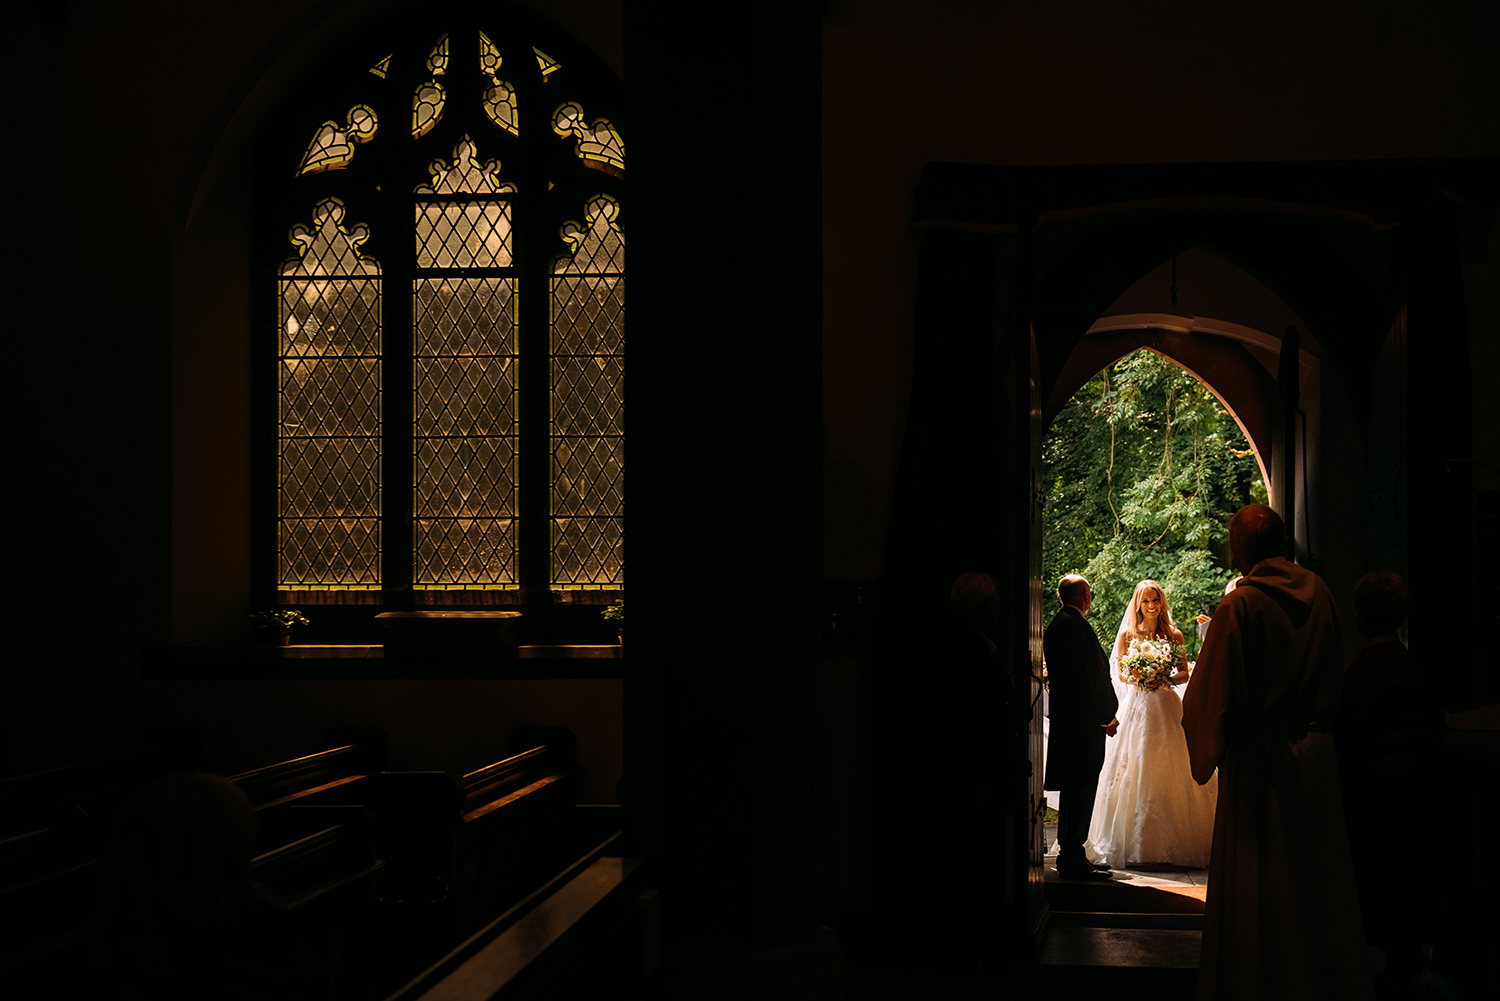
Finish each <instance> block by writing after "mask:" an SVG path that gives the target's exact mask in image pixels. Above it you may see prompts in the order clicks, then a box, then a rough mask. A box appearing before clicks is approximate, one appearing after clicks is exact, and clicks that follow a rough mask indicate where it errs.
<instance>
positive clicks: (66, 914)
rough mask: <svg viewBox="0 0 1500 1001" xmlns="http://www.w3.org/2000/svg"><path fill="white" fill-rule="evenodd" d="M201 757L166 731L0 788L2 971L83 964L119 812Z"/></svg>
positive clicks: (180, 736)
mask: <svg viewBox="0 0 1500 1001" xmlns="http://www.w3.org/2000/svg"><path fill="white" fill-rule="evenodd" d="M200 757H201V749H200V747H199V746H198V743H197V740H195V735H194V734H193V732H192V731H190V730H187V729H185V728H182V729H179V728H159V729H157V730H155V731H146V732H144V733H143V734H142V740H141V746H139V747H137V748H135V749H133V750H130V751H125V752H121V753H119V754H114V755H110V756H108V757H104V758H99V759H95V760H92V761H87V762H83V763H80V764H76V765H70V766H67V767H63V768H54V769H48V770H45V771H40V772H32V773H28V774H24V775H13V776H9V777H6V778H3V779H0V971H4V972H5V973H6V974H7V975H11V974H18V973H24V972H29V971H37V970H41V969H47V968H53V967H57V966H67V965H70V964H75V963H78V962H80V961H81V959H82V956H83V954H84V951H85V949H86V940H85V935H86V930H87V925H88V921H89V918H90V916H91V915H92V913H93V910H94V905H95V902H96V900H97V893H98V867H99V859H100V858H101V856H102V854H103V851H104V846H105V842H106V840H107V839H108V835H109V826H110V823H111V822H112V821H113V819H114V815H115V812H116V810H117V809H118V808H119V806H120V804H121V803H122V802H124V800H125V799H126V798H128V797H129V796H130V795H131V794H132V793H133V792H135V790H137V789H139V788H140V787H141V786H142V785H144V784H145V783H146V782H148V781H150V780H151V779H154V778H156V777H158V776H160V775H163V774H165V773H166V772H168V771H171V770H173V769H177V768H186V767H192V766H194V765H196V764H197V763H198V760H199V758H200Z"/></svg>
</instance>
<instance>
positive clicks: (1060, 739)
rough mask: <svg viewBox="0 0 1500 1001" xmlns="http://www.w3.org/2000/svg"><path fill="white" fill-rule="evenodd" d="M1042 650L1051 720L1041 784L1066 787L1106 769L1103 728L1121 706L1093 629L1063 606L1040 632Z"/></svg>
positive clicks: (1076, 613)
mask: <svg viewBox="0 0 1500 1001" xmlns="http://www.w3.org/2000/svg"><path fill="white" fill-rule="evenodd" d="M1042 653H1043V655H1044V656H1045V657H1046V658H1047V689H1048V695H1047V701H1048V703H1049V704H1050V706H1051V721H1052V723H1051V736H1050V737H1049V739H1048V744H1047V775H1046V780H1045V782H1044V785H1045V786H1046V788H1048V789H1066V788H1067V787H1068V786H1070V785H1075V784H1077V783H1080V782H1085V783H1086V782H1092V781H1093V780H1094V779H1096V778H1098V776H1099V769H1101V768H1103V767H1104V742H1105V740H1106V739H1107V738H1106V737H1105V734H1104V726H1105V724H1107V723H1108V722H1109V721H1110V720H1112V719H1114V718H1115V713H1116V712H1117V711H1118V710H1119V708H1120V700H1119V699H1118V698H1116V696H1115V688H1114V685H1113V684H1111V683H1110V678H1109V657H1108V656H1106V655H1105V653H1104V648H1103V647H1102V646H1100V645H1099V638H1098V637H1097V636H1095V635H1094V630H1093V628H1092V627H1090V626H1089V624H1088V622H1087V621H1086V620H1085V619H1084V617H1083V616H1082V615H1079V614H1078V611H1077V610H1076V609H1074V608H1072V607H1070V606H1067V605H1064V606H1063V609H1062V611H1060V612H1058V613H1057V615H1056V616H1054V617H1053V619H1052V623H1051V625H1049V626H1048V627H1047V631H1046V632H1045V633H1044V634H1043V635H1042Z"/></svg>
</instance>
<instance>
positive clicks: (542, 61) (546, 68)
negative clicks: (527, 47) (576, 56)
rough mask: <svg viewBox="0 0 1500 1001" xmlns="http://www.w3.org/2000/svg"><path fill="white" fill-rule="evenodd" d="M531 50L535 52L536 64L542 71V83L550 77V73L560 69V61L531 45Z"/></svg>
mask: <svg viewBox="0 0 1500 1001" xmlns="http://www.w3.org/2000/svg"><path fill="white" fill-rule="evenodd" d="M531 51H532V52H535V53H536V64H537V67H538V68H539V69H541V71H542V81H543V82H544V83H545V82H546V81H547V80H550V79H551V78H552V74H554V73H556V72H557V71H558V70H560V69H562V63H559V62H558V61H557V60H556V59H553V58H552V57H551V56H549V55H547V53H545V52H543V51H542V50H541V49H538V48H535V47H533V48H532V50H531Z"/></svg>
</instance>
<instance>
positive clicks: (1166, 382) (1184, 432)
mask: <svg viewBox="0 0 1500 1001" xmlns="http://www.w3.org/2000/svg"><path fill="white" fill-rule="evenodd" d="M1042 482H1043V484H1044V488H1045V489H1046V492H1047V496H1046V500H1045V503H1044V508H1043V526H1044V527H1043V576H1044V586H1045V592H1046V603H1047V605H1046V609H1045V611H1046V617H1047V619H1048V620H1049V621H1050V619H1051V617H1052V615H1053V614H1055V613H1056V611H1057V609H1058V607H1059V603H1058V601H1057V594H1056V591H1057V581H1058V579H1059V578H1060V577H1062V576H1063V575H1064V574H1068V573H1082V574H1083V575H1084V576H1085V577H1087V578H1088V579H1089V582H1090V583H1091V584H1092V586H1093V590H1094V608H1093V610H1092V611H1091V612H1090V613H1089V619H1090V620H1091V621H1092V623H1093V625H1094V629H1095V631H1096V632H1098V633H1099V635H1100V638H1101V640H1102V642H1104V643H1105V644H1106V645H1108V644H1109V643H1112V642H1113V641H1114V632H1115V629H1116V628H1117V626H1118V625H1119V622H1120V617H1121V616H1122V615H1123V614H1124V611H1125V606H1126V604H1127V603H1128V602H1129V601H1130V595H1131V592H1132V591H1134V589H1135V585H1136V583H1137V582H1139V581H1141V580H1144V579H1147V578H1150V579H1154V580H1157V581H1159V582H1160V583H1161V585H1162V587H1163V588H1164V589H1166V591H1167V601H1168V604H1169V605H1170V606H1171V608H1172V614H1173V618H1174V619H1175V620H1176V621H1177V625H1178V627H1179V628H1181V629H1182V631H1183V633H1184V635H1185V636H1186V637H1187V640H1188V649H1189V656H1190V657H1191V656H1196V653H1197V645H1198V636H1197V630H1196V628H1193V620H1194V617H1195V616H1196V615H1197V614H1198V613H1199V612H1200V611H1202V612H1204V613H1207V614H1212V612H1213V610H1214V609H1215V608H1216V607H1218V603H1219V599H1220V598H1221V597H1222V596H1223V593H1224V585H1225V584H1226V583H1227V582H1228V581H1229V580H1230V579H1231V578H1232V577H1234V575H1235V571H1234V570H1233V569H1232V567H1231V566H1230V564H1229V558H1228V556H1229V554H1228V524H1229V518H1230V517H1231V516H1232V515H1233V514H1234V512H1235V511H1236V510H1238V509H1239V508H1240V507H1242V506H1243V505H1245V504H1248V503H1251V502H1252V501H1260V502H1263V501H1264V498H1265V486H1264V484H1262V483H1261V481H1260V469H1259V466H1257V464H1256V461H1255V455H1254V453H1253V452H1252V451H1251V450H1250V445H1249V443H1248V442H1247V441H1246V440H1245V436H1244V433H1243V432H1242V431H1241V430H1240V428H1239V425H1238V424H1236V423H1235V421H1234V418H1233V417H1231V416H1230V415H1229V414H1228V413H1226V412H1225V411H1224V409H1223V408H1222V407H1221V406H1220V405H1219V402H1218V400H1217V399H1216V398H1215V397H1214V395H1213V394H1212V393H1211V392H1210V391H1209V390H1208V388H1207V387H1206V386H1204V385H1203V384H1202V383H1200V382H1198V380H1197V379H1195V378H1193V376H1191V375H1189V374H1188V373H1187V372H1186V371H1184V370H1183V369H1182V368H1180V367H1178V366H1177V365H1176V364H1174V363H1173V362H1170V361H1168V360H1166V359H1164V358H1162V357H1161V356H1159V355H1157V354H1155V353H1153V352H1151V351H1149V350H1146V349H1144V348H1143V349H1141V350H1139V351H1137V352H1135V353H1134V354H1132V355H1129V356H1128V357H1125V358H1122V359H1121V360H1120V361H1118V362H1116V363H1114V364H1113V365H1111V366H1109V367H1108V368H1106V369H1104V370H1103V371H1102V372H1100V373H1099V374H1098V375H1097V376H1095V377H1094V378H1093V379H1091V380H1090V381H1089V382H1088V383H1087V384H1086V385H1085V386H1083V388H1081V389H1080V390H1079V391H1078V392H1077V393H1076V394H1074V396H1073V398H1072V399H1071V400H1069V401H1068V403H1067V405H1066V406H1065V407H1063V410H1062V412H1061V413H1059V414H1058V415H1057V418H1056V419H1055V420H1054V421H1053V422H1052V427H1051V428H1050V429H1049V430H1048V433H1047V437H1046V439H1045V441H1044V442H1043V445H1042Z"/></svg>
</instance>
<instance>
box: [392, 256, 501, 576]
mask: <svg viewBox="0 0 1500 1001" xmlns="http://www.w3.org/2000/svg"><path fill="white" fill-rule="evenodd" d="M413 292H414V296H415V301H414V304H413V305H414V314H415V317H416V336H415V340H414V345H413V347H414V358H413V387H414V390H415V401H414V402H415V408H416V409H415V427H414V434H415V439H416V440H415V443H414V444H415V450H416V454H415V456H414V458H415V462H416V474H417V475H416V515H417V524H416V547H417V551H416V554H415V561H414V564H415V565H414V574H415V578H414V579H415V582H416V583H417V584H418V585H421V586H425V587H475V586H478V587H484V586H506V585H513V584H514V583H515V580H516V578H515V515H516V489H515V483H516V479H515V469H516V386H515V377H516V348H515V279H514V278H511V277H499V276H497V277H485V278H419V279H417V281H416V282H415V284H414V289H413Z"/></svg>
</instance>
